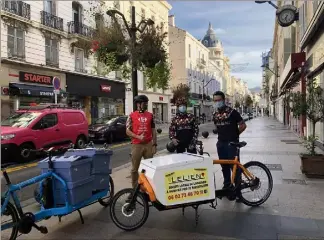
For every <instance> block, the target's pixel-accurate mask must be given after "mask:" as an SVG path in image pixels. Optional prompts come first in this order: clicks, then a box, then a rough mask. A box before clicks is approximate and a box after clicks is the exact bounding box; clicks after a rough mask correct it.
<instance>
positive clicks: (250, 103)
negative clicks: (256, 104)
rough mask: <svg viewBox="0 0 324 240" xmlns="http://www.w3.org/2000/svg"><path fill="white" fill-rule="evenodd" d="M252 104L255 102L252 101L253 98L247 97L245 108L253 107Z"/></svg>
mask: <svg viewBox="0 0 324 240" xmlns="http://www.w3.org/2000/svg"><path fill="white" fill-rule="evenodd" d="M252 104H253V100H252V98H251V96H250V95H247V96H246V97H245V106H246V107H251V105H252Z"/></svg>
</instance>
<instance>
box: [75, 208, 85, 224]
mask: <svg viewBox="0 0 324 240" xmlns="http://www.w3.org/2000/svg"><path fill="white" fill-rule="evenodd" d="M77 211H78V213H79V215H80V219H81V223H82V224H84V219H83V216H82V213H81V211H80V209H78V210H77Z"/></svg>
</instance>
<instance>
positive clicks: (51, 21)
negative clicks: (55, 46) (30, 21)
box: [40, 11, 64, 31]
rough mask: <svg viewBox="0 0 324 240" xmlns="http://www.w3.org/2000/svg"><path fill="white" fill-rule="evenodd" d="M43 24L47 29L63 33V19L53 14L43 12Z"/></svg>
mask: <svg viewBox="0 0 324 240" xmlns="http://www.w3.org/2000/svg"><path fill="white" fill-rule="evenodd" d="M40 14H41V23H42V24H43V25H45V26H47V27H51V28H54V29H57V30H60V31H63V30H64V28H63V18H60V17H58V16H55V15H53V14H51V13H48V12H45V11H41V12H40Z"/></svg>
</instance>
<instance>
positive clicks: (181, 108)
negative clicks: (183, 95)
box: [179, 106, 187, 113]
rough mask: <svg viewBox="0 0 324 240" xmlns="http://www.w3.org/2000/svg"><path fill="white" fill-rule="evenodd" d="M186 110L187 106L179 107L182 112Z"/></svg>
mask: <svg viewBox="0 0 324 240" xmlns="http://www.w3.org/2000/svg"><path fill="white" fill-rule="evenodd" d="M186 110H187V108H186V106H180V107H179V112H181V113H184V112H186Z"/></svg>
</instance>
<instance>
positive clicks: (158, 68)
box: [88, 1, 171, 90]
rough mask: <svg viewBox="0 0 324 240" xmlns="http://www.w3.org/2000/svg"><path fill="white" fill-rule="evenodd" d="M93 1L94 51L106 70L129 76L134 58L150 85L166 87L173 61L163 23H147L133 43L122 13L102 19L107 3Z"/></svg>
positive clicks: (91, 10) (91, 14)
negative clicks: (106, 19) (120, 15)
mask: <svg viewBox="0 0 324 240" xmlns="http://www.w3.org/2000/svg"><path fill="white" fill-rule="evenodd" d="M90 3H91V7H90V10H89V11H88V15H89V17H90V18H92V19H93V18H95V19H96V22H97V24H96V25H97V29H96V31H95V34H94V35H93V39H92V53H93V55H94V56H95V58H96V59H97V61H98V62H101V63H103V64H104V66H105V71H104V72H106V73H109V72H112V71H120V72H121V73H122V77H123V78H124V79H128V78H129V77H130V73H131V64H130V61H131V60H132V59H133V60H134V61H135V63H134V64H135V65H136V67H137V69H138V70H140V71H142V72H143V73H144V75H145V76H146V77H147V86H148V87H151V88H153V87H158V88H160V89H163V90H166V89H167V88H168V84H169V81H170V79H171V64H170V62H169V59H168V55H167V51H166V49H165V47H166V46H167V43H166V39H167V33H166V32H165V31H164V28H163V26H157V25H154V26H147V28H146V29H145V30H144V31H143V32H141V33H139V34H137V42H136V44H133V42H132V41H130V38H129V35H130V33H129V28H128V27H127V26H126V25H125V23H124V21H123V20H122V19H121V18H119V16H117V15H116V16H115V17H113V18H111V21H110V23H109V24H108V23H107V22H105V21H104V18H103V16H104V15H105V12H106V10H108V9H105V3H103V1H93V2H90ZM98 23H100V24H98ZM131 56H133V57H131Z"/></svg>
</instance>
